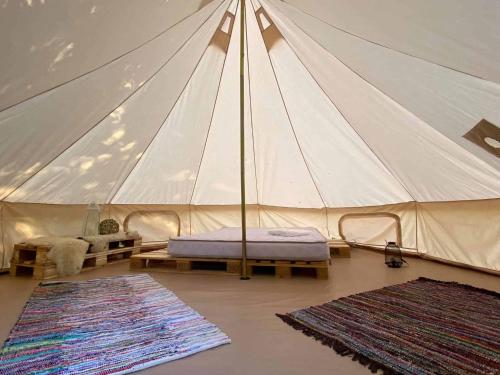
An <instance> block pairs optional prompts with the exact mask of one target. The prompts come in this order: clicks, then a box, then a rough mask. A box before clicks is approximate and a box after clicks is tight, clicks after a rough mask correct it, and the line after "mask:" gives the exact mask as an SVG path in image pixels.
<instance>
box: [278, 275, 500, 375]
mask: <svg viewBox="0 0 500 375" xmlns="http://www.w3.org/2000/svg"><path fill="white" fill-rule="evenodd" d="M278 317H280V318H281V319H282V320H283V321H285V322H286V323H288V324H289V325H291V326H292V327H294V328H295V329H297V330H301V331H302V332H304V333H305V334H306V335H308V336H313V337H314V338H316V339H317V340H320V341H321V342H322V343H323V344H325V345H328V346H330V347H331V348H333V349H335V350H336V351H337V353H339V354H342V355H353V360H358V361H359V362H361V363H362V364H363V365H365V366H368V367H369V368H370V370H372V372H376V371H377V370H383V372H384V373H385V374H441V375H445V374H449V375H459V374H497V375H498V374H500V294H498V293H495V292H492V291H488V290H484V289H478V288H474V287H472V286H469V285H462V284H457V283H453V282H443V281H435V280H430V279H425V278H420V279H418V280H415V281H410V282H408V283H405V284H400V285H394V286H390V287H387V288H383V289H378V290H373V291H370V292H366V293H360V294H356V295H352V296H349V297H345V298H340V299H338V300H334V301H331V302H328V303H325V304H324V305H320V306H314V307H310V308H307V309H303V310H298V311H295V312H292V313H289V314H286V315H279V314H278Z"/></svg>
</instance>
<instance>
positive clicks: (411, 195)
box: [269, 10, 416, 201]
mask: <svg viewBox="0 0 500 375" xmlns="http://www.w3.org/2000/svg"><path fill="white" fill-rule="evenodd" d="M278 12H280V13H282V12H281V11H279V10H278ZM269 17H270V16H269ZM291 22H292V23H293V24H294V25H296V26H297V27H298V28H299V29H300V30H301V31H302V32H303V33H304V34H306V35H307V36H309V34H307V33H306V32H305V31H304V30H302V28H300V26H298V25H297V24H295V22H293V21H291ZM276 27H277V26H276ZM309 37H310V36H309ZM311 39H313V38H311ZM283 40H284V41H285V42H286V43H287V45H288V46H289V47H290V49H291V50H292V51H293V53H294V54H295V56H296V57H297V59H298V60H299V61H300V63H301V64H302V66H303V67H304V69H306V71H307V72H308V73H309V75H310V76H311V78H312V79H313V80H314V82H316V85H317V86H318V87H319V88H320V89H321V91H322V92H323V94H324V95H325V96H326V97H327V98H328V100H329V101H330V103H332V105H333V106H334V107H335V108H336V109H337V111H338V112H339V113H340V114H341V115H342V117H343V119H344V120H345V122H346V123H347V124H348V125H349V126H350V128H351V129H352V130H353V131H354V132H355V133H356V134H357V135H358V137H359V138H360V139H361V140H362V141H363V143H364V144H365V145H366V147H368V149H369V150H370V151H371V152H372V154H373V155H374V156H375V157H376V158H377V159H378V160H379V162H380V163H381V164H382V166H383V167H384V168H385V169H386V171H387V172H388V173H389V174H390V175H391V176H392V177H393V178H394V179H395V180H396V181H397V182H398V183H399V184H400V185H401V187H402V188H403V189H404V190H405V191H406V193H407V194H408V195H409V196H410V197H411V198H412V199H413V201H416V199H415V197H414V196H413V194H411V193H410V191H409V190H408V188H407V187H406V186H405V184H403V182H402V181H401V179H400V178H399V176H398V175H397V173H395V172H394V171H392V170H391V168H389V167H388V166H387V165H386V163H384V161H383V160H382V159H381V158H380V157H379V156H378V154H377V153H376V152H375V151H374V150H373V149H372V148H371V146H370V145H369V144H368V142H367V141H366V140H365V139H364V138H363V137H362V136H361V135H360V133H359V132H358V131H357V130H356V129H355V128H354V126H352V124H351V123H350V122H349V120H348V119H347V117H346V116H345V114H344V113H343V112H342V111H341V110H340V108H339V107H338V106H337V104H336V103H335V102H334V101H333V99H332V98H330V96H329V95H328V94H327V93H326V92H325V90H324V89H323V86H321V85H320V84H319V82H318V81H317V79H316V77H314V75H313V74H312V73H311V71H310V70H309V68H308V67H307V66H306V65H305V64H304V62H303V61H302V59H301V58H300V57H299V55H298V54H297V52H296V50H295V48H294V47H293V46H292V45H291V44H290V42H289V41H288V40H287V39H286V38H285V37H283ZM313 40H314V39H313ZM315 43H317V42H316V41H315ZM317 44H318V45H319V46H321V48H323V49H325V48H324V47H323V46H322V45H321V44H319V43H317ZM326 52H327V53H328V54H330V53H329V52H328V51H326ZM330 55H331V54H330ZM334 57H335V58H336V59H337V57H336V56H334ZM339 61H340V60H339ZM340 62H341V63H342V64H343V65H345V64H344V63H343V62H342V61H340ZM346 67H347V66H346ZM347 68H348V69H349V70H351V69H350V68H349V67H347ZM351 71H352V70H351ZM353 73H354V74H356V72H354V71H353ZM356 75H357V74H356ZM360 78H361V79H363V78H362V77H360ZM366 82H367V83H368V84H370V83H369V82H368V81H366ZM370 85H371V84H370ZM371 86H373V85H371ZM373 87H374V88H376V87H375V86H373ZM382 94H383V93H382Z"/></svg>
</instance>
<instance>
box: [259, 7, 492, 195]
mask: <svg viewBox="0 0 500 375" xmlns="http://www.w3.org/2000/svg"><path fill="white" fill-rule="evenodd" d="M264 1H265V0H264ZM277 11H278V12H280V13H282V12H281V11H280V10H279V9H278V10H277ZM282 14H283V13H282ZM290 22H291V23H293V24H294V25H295V26H296V27H297V28H298V29H299V30H300V31H301V32H303V33H304V34H305V35H307V36H308V37H309V38H311V40H312V41H313V42H314V43H316V44H317V45H318V46H320V47H321V49H322V50H324V51H325V52H326V53H327V54H328V55H330V56H332V57H333V58H334V59H336V60H338V61H339V62H340V63H341V64H342V65H344V66H345V67H346V68H347V69H349V70H350V71H351V72H352V73H354V74H355V75H356V76H358V77H359V78H360V79H361V80H362V81H364V82H366V83H367V84H368V85H369V86H370V87H372V88H374V89H375V90H376V91H377V92H378V93H380V94H382V95H383V96H384V97H387V98H388V99H390V100H391V101H392V102H394V103H395V104H396V105H397V106H398V107H400V108H402V109H403V110H404V111H406V112H408V113H409V114H410V115H412V116H413V117H415V118H417V119H418V120H420V121H421V122H422V123H423V124H425V125H426V127H428V128H429V129H431V130H432V131H434V132H436V133H437V134H439V135H441V136H442V137H444V138H445V139H447V140H449V141H451V142H452V143H453V144H455V145H457V146H458V147H460V149H462V150H463V151H465V152H466V153H467V154H468V155H469V156H470V157H471V158H474V159H475V160H476V161H477V162H479V163H484V164H486V165H487V166H488V167H489V168H491V169H494V170H495V172H497V171H498V170H497V168H496V167H494V166H493V165H491V164H490V163H489V162H487V161H485V160H483V159H481V158H480V157H478V156H476V155H475V154H473V153H472V152H471V151H469V150H467V149H466V148H465V147H464V146H463V145H461V144H459V143H457V142H455V141H454V140H453V139H451V138H450V137H448V136H447V135H446V134H443V133H442V132H441V131H439V130H437V129H435V128H434V127H433V126H432V125H430V124H428V123H427V121H424V120H423V119H422V118H421V117H420V116H418V115H417V114H416V113H414V112H413V111H410V110H409V109H407V108H406V107H405V106H404V105H402V104H401V103H400V102H399V101H398V100H396V99H395V98H394V97H392V96H391V95H389V94H387V93H386V92H385V91H383V90H382V89H379V88H378V87H377V86H375V84H373V83H371V82H370V81H369V80H368V79H367V78H365V77H364V76H363V75H361V73H358V72H357V71H356V70H355V69H354V68H351V67H350V66H349V65H348V64H347V63H345V62H344V61H343V60H342V59H341V58H339V57H338V56H336V55H334V54H333V53H331V52H330V51H329V50H328V49H326V48H325V47H324V46H323V45H322V44H321V43H319V42H318V41H316V39H314V38H313V37H312V36H311V35H310V34H309V33H308V32H307V31H305V30H304V29H303V28H302V27H301V26H299V25H298V24H297V23H296V22H295V21H293V20H290ZM287 43H288V41H287ZM288 44H289V43H288ZM289 45H290V44H289ZM382 47H383V46H382ZM396 52H398V51H396ZM296 55H297V54H296ZM297 57H298V56H297ZM299 60H300V58H299ZM302 65H304V67H305V64H303V63H302ZM306 69H307V68H306ZM311 76H312V74H311ZM476 78H479V77H476ZM487 82H491V81H487ZM325 94H326V93H325ZM326 95H327V94H326ZM327 96H328V95H327ZM386 168H387V167H386ZM400 183H401V182H400ZM401 184H402V183H401ZM408 193H409V192H408ZM410 195H411V194H410ZM411 196H412V195H411ZM412 198H413V196H412ZM413 199H414V200H415V198H413ZM415 201H416V200H415Z"/></svg>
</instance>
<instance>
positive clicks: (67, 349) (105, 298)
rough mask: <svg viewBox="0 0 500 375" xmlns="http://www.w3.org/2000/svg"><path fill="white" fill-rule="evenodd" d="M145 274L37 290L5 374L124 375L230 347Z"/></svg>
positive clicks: (11, 342) (10, 344)
mask: <svg viewBox="0 0 500 375" xmlns="http://www.w3.org/2000/svg"><path fill="white" fill-rule="evenodd" d="M229 342H230V340H229V338H228V337H227V336H226V335H225V334H224V333H223V332H221V331H220V330H219V328H217V327H216V326H215V325H213V324H212V323H210V322H208V321H207V320H206V319H205V318H204V317H202V316H201V315H200V314H198V313H197V312H196V311H194V310H193V309H191V308H190V307H189V306H187V305H186V304H185V303H183V302H182V301H181V300H179V299H178V298H177V297H176V296H175V294H174V293H172V292H171V291H169V290H167V289H165V288H163V287H162V286H161V285H160V284H158V283H156V282H155V281H154V280H153V279H152V278H151V277H149V276H148V275H145V274H140V275H129V276H117V277H110V278H104V279H95V280H88V281H81V282H52V283H51V282H48V283H42V284H40V286H38V287H37V288H36V289H35V291H34V292H33V295H32V296H31V298H30V299H29V301H28V303H27V304H26V307H25V309H24V311H23V313H22V315H21V317H20V318H19V321H18V322H17V324H16V326H15V327H14V329H13V330H12V332H11V334H10V336H9V338H8V340H7V341H6V342H5V344H4V347H3V349H2V351H1V352H0V374H19V375H20V374H23V375H25V374H76V373H78V374H126V373H130V372H133V371H137V370H140V369H144V368H147V367H150V366H154V365H157V364H160V363H164V362H168V361H172V360H175V359H178V358H182V357H186V356H188V355H191V354H194V353H197V352H200V351H202V350H206V349H210V348H213V347H216V346H219V345H222V344H227V343H229Z"/></svg>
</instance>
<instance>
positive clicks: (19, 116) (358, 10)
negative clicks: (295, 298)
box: [0, 0, 500, 208]
mask: <svg viewBox="0 0 500 375" xmlns="http://www.w3.org/2000/svg"><path fill="white" fill-rule="evenodd" d="M450 1H451V0H450ZM450 1H449V0H446V1H437V0H434V1H431V0H426V1H422V2H415V1H412V2H409V1H403V2H401V1H388V2H384V4H383V5H377V6H376V7H375V6H374V5H372V3H371V2H368V1H361V0H358V1H354V2H351V1H346V0H335V1H326V0H313V1H308V2H304V1H292V0H289V1H284V2H283V1H277V0H260V1H257V0H252V1H247V23H246V33H247V40H248V43H247V46H246V50H247V55H246V72H245V73H246V75H245V85H246V90H247V92H246V99H247V101H246V103H245V113H246V128H247V131H246V137H247V140H246V144H247V149H246V164H247V168H246V170H247V184H248V186H247V194H248V197H247V201H248V203H251V204H255V203H258V204H262V205H271V206H284V207H304V208H306V207H307V208H319V207H325V206H326V207H352V206H371V205H381V204H391V203H397V202H406V201H412V200H417V201H421V202H426V201H449V200H473V199H489V198H497V197H499V196H500V159H499V158H498V157H497V156H495V155H494V154H493V153H491V152H490V153H488V152H487V151H486V149H484V148H481V147H480V146H478V145H477V144H476V143H473V142H471V141H469V140H468V139H466V138H464V137H463V136H464V135H465V134H466V133H467V132H469V131H470V130H471V129H472V128H473V127H474V126H475V125H476V124H477V123H478V122H480V121H481V120H482V119H486V120H488V121H489V122H490V123H491V124H494V126H496V127H498V126H500V84H499V83H500V79H499V78H500V71H499V70H498V64H496V63H495V62H496V61H499V60H500V56H497V54H498V53H499V52H498V51H499V50H500V49H499V48H498V46H499V45H500V36H499V35H500V26H498V23H494V22H492V20H497V21H498V19H500V5H499V4H498V3H495V2H484V4H483V5H484V7H483V8H481V9H478V7H477V4H476V2H475V1H473V0H460V4H461V7H456V6H452V5H451V4H450ZM403 3H404V4H403ZM6 4H7V5H6V7H5V10H4V9H3V10H2V12H1V13H0V14H1V15H0V35H2V37H0V48H2V50H3V51H7V52H8V53H7V54H6V55H5V56H8V57H7V58H5V59H4V58H2V59H1V60H0V72H1V73H0V93H1V94H0V110H1V109H3V110H1V111H0V132H2V137H0V161H1V163H0V198H1V199H2V200H5V201H13V202H42V203H63V204H71V203H88V202H90V201H96V202H101V203H104V202H106V203H121V204H127V203H132V204H141V203H145V204H156V203H158V204H195V205H229V204H237V203H238V202H239V108H238V106H239V99H238V93H239V86H238V85H239V78H238V72H239V54H238V52H239V38H238V35H239V30H240V27H241V25H240V24H239V17H238V15H237V14H236V13H237V12H239V2H238V0H214V1H199V0H198V1H192V0H189V1H181V0H171V1H169V2H166V3H165V2H159V1H153V0H148V3H147V4H144V3H141V4H140V6H138V5H137V4H136V5H134V3H122V2H120V3H119V4H118V3H117V2H115V1H109V0H108V1H92V2H91V1H82V2H79V3H78V4H76V3H73V2H69V3H66V2H55V3H51V2H47V3H45V2H44V1H34V0H33V1H27V2H26V3H19V4H18V5H17V6H15V5H13V3H11V2H8V3H6ZM21 4H22V6H21ZM386 7H390V8H386ZM431 7H432V8H431ZM447 7H448V8H447ZM117 9H119V11H115V12H114V10H117ZM151 9H154V12H151V11H150V10H151ZM388 9H390V12H389V11H388ZM429 9H433V12H429ZM145 10H149V11H145ZM430 13H432V15H431V16H429V14H430ZM64 14H67V15H68V16H67V18H68V19H66V18H64V17H63V16H62V15H64ZM79 14H80V15H81V17H80V18H78V15H79ZM151 15H152V16H151ZM389 15H390V16H389ZM2 17H3V19H2ZM12 17H18V19H19V21H17V23H15V24H14V23H13V21H12ZM63 18H64V20H62V19H63ZM61 20H62V21H61ZM77 20H78V22H76V21H77ZM2 21H5V22H2ZM55 21H61V22H55ZM70 21H71V22H70ZM452 21H453V22H452ZM19 23H20V24H22V25H24V26H26V25H31V27H30V28H26V27H24V28H23V27H21V26H20V25H19ZM445 25H446V26H445ZM450 25H451V26H450ZM471 25H476V27H472V26H471ZM478 25H481V27H479V26H478ZM103 35H104V36H103ZM13 41H15V42H16V43H15V44H14V43H13ZM497 141H498V140H497Z"/></svg>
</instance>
